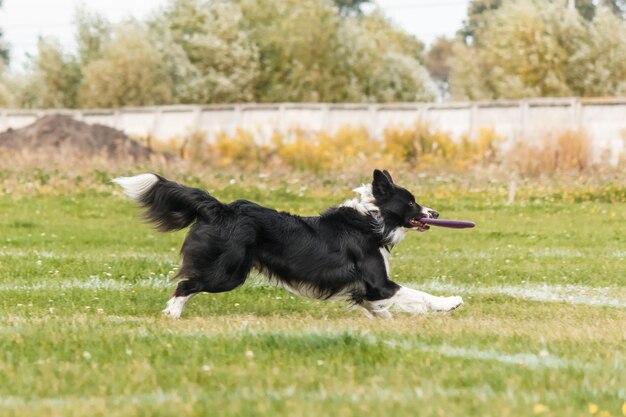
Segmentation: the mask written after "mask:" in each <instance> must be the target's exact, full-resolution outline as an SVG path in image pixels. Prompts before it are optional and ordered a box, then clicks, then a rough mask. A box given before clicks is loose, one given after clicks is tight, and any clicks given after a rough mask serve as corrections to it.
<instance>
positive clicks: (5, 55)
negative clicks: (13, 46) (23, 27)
mask: <svg viewBox="0 0 626 417" xmlns="http://www.w3.org/2000/svg"><path fill="white" fill-rule="evenodd" d="M3 2H4V0H0V9H1V8H2V3H3ZM0 61H2V64H4V65H7V64H8V63H9V46H8V45H7V44H6V42H5V41H4V33H3V32H2V30H1V29H0Z"/></svg>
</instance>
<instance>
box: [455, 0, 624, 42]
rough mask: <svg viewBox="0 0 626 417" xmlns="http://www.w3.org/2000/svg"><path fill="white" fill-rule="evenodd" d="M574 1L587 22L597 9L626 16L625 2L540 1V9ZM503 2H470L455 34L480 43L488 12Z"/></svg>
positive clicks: (591, 18) (489, 0) (607, 0)
mask: <svg viewBox="0 0 626 417" xmlns="http://www.w3.org/2000/svg"><path fill="white" fill-rule="evenodd" d="M569 1H574V5H575V7H576V9H577V10H578V12H579V13H580V14H581V15H582V16H583V17H584V18H585V19H587V20H589V21H590V20H593V17H594V16H595V14H596V10H597V9H598V8H599V7H608V8H609V9H610V10H611V11H612V12H613V13H614V14H615V16H617V17H619V18H621V19H624V16H625V15H626V0H542V1H540V2H539V6H540V7H544V6H545V7H551V6H553V5H555V4H558V3H562V4H565V3H569ZM504 2H505V0H471V1H470V3H469V5H468V6H467V19H466V20H465V21H463V27H462V28H461V29H460V30H459V31H458V32H457V33H458V35H459V36H460V37H461V38H462V39H463V40H464V41H465V43H466V44H470V43H473V42H480V39H479V38H478V36H477V35H478V32H480V31H481V29H483V28H484V26H485V21H486V19H488V17H489V14H490V12H493V11H494V10H497V9H499V8H500V7H502V5H503V4H504Z"/></svg>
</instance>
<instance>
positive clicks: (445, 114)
mask: <svg viewBox="0 0 626 417" xmlns="http://www.w3.org/2000/svg"><path fill="white" fill-rule="evenodd" d="M52 113H65V114H71V115H73V116H74V117H76V118H77V119H80V120H84V121H85V122H88V123H100V124H104V125H107V126H111V127H115V128H118V129H121V130H124V131H125V132H126V133H128V134H131V135H138V136H146V135H152V136H153V137H154V138H156V139H157V140H168V139H171V138H173V137H181V136H185V135H188V134H191V133H195V132H202V133H203V134H205V136H206V138H207V140H209V141H211V140H213V139H214V138H215V136H216V135H217V134H218V133H219V132H221V131H223V132H226V133H228V134H232V133H234V132H235V131H236V129H237V128H241V129H245V130H248V131H252V132H255V133H256V135H257V136H256V137H257V138H258V140H259V141H260V142H262V141H265V140H268V139H269V138H270V136H271V134H272V132H274V131H275V130H279V131H286V130H288V129H290V128H300V129H304V130H325V131H330V132H333V131H336V130H337V129H339V128H340V127H341V126H346V125H353V126H364V127H366V128H367V129H368V130H369V131H370V133H371V134H372V135H373V136H374V137H380V135H381V134H382V132H383V131H384V130H385V129H386V128H388V127H394V126H396V127H400V126H410V125H412V124H413V123H415V122H416V121H418V120H422V121H425V122H427V123H429V124H432V125H433V126H436V127H438V128H440V129H443V130H445V131H447V132H449V133H451V134H452V135H453V136H454V137H460V136H461V135H463V134H470V135H474V134H475V133H476V132H477V131H478V129H480V128H485V127H488V128H492V129H494V130H495V131H496V132H497V133H498V134H500V135H502V136H505V137H507V138H509V140H511V141H512V140H530V141H532V140H536V139H538V138H540V137H541V136H542V135H543V134H544V133H545V132H547V131H551V130H553V131H556V130H562V129H568V128H582V129H584V130H585V131H586V132H587V133H588V134H589V136H590V137H591V139H592V143H593V149H594V152H595V154H596V155H598V156H599V155H601V154H605V153H607V152H609V153H610V154H611V155H612V158H613V160H615V161H616V160H617V158H618V156H619V155H620V154H621V153H624V152H626V149H625V145H624V142H625V136H626V98H611V99H577V98H562V99H531V100H519V101H507V100H502V101H486V102H451V103H400V104H315V103H279V104H237V105H235V104H232V105H214V106H160V107H125V108H120V109H80V110H10V109H4V110H0V131H4V130H6V129H9V128H13V129H17V128H20V127H23V126H26V125H28V124H30V123H32V122H33V121H34V120H36V119H37V117H39V116H42V115H45V114H52Z"/></svg>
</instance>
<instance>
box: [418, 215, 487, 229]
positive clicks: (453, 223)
mask: <svg viewBox="0 0 626 417" xmlns="http://www.w3.org/2000/svg"><path fill="white" fill-rule="evenodd" d="M420 222H422V223H426V224H430V225H432V226H440V227H449V228H452V229H468V228H470V227H474V226H476V224H475V223H473V222H468V221H465V220H444V219H430V218H427V217H423V218H421V219H420Z"/></svg>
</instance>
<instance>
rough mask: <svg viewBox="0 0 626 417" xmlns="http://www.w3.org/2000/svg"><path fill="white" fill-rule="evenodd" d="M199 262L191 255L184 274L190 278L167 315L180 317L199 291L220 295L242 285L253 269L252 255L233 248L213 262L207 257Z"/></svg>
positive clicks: (178, 290) (178, 289) (179, 289)
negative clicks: (188, 302)
mask: <svg viewBox="0 0 626 417" xmlns="http://www.w3.org/2000/svg"><path fill="white" fill-rule="evenodd" d="M199 259H200V261H198V259H195V260H194V258H193V257H192V256H190V255H189V254H187V255H186V256H185V261H184V264H183V268H182V270H181V271H183V272H184V274H183V276H186V277H187V278H188V279H185V280H183V281H180V282H179V283H178V287H176V290H175V291H174V295H173V296H172V298H170V300H169V301H168V302H167V306H166V307H165V309H164V310H163V313H164V314H165V315H167V316H170V317H174V318H178V317H180V315H181V313H182V311H183V308H184V306H185V304H186V303H187V301H189V299H190V298H191V297H193V296H194V295H196V294H197V293H199V292H208V293H220V292H227V291H231V290H234V289H235V288H237V287H239V286H240V285H242V284H243V283H244V282H245V281H246V278H247V277H248V273H249V272H250V270H251V269H252V262H253V259H252V255H251V254H250V252H249V251H247V250H246V249H245V248H242V247H238V246H230V247H227V248H225V250H224V251H223V252H222V253H221V254H219V255H218V256H215V257H214V258H213V259H211V261H210V262H209V263H206V262H203V261H205V260H206V259H205V258H199Z"/></svg>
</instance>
